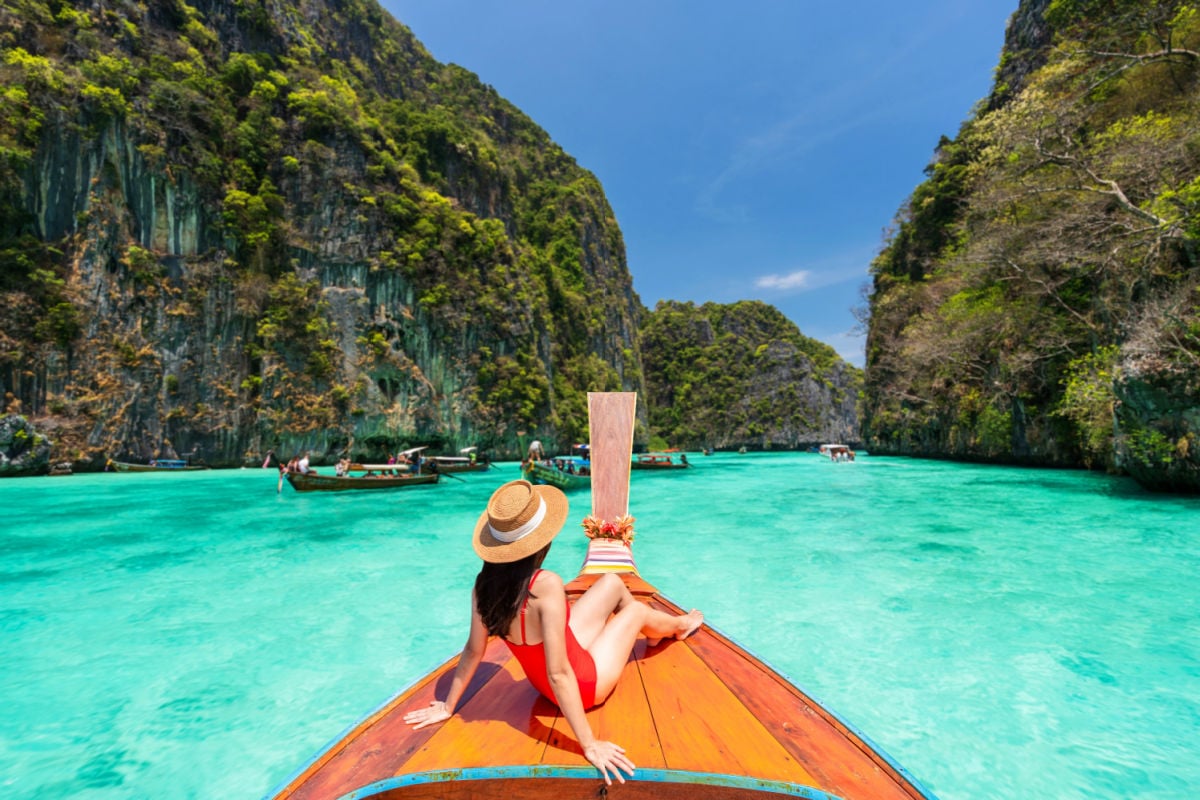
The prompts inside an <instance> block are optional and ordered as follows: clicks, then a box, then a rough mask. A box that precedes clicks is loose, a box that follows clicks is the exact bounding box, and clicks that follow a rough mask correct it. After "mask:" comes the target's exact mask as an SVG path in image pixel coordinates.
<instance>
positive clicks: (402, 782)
mask: <svg viewBox="0 0 1200 800" xmlns="http://www.w3.org/2000/svg"><path fill="white" fill-rule="evenodd" d="M521 778H537V779H538V780H583V781H596V782H599V781H601V780H602V778H601V777H600V773H599V771H598V770H596V768H595V767H552V766H538V767H532V766H511V767H474V768H470V769H447V770H435V771H432V772H416V773H413V774H410V775H400V776H397V777H395V778H388V779H387V780H382V781H377V782H376V783H372V784H370V785H368V786H363V787H362V788H360V789H355V790H354V791H353V792H350V793H348V794H344V795H342V796H341V797H340V798H339V799H338V800H367V798H370V797H373V796H375V795H378V794H381V793H383V792H386V791H388V790H390V789H397V788H400V787H403V786H420V785H424V784H435V783H447V782H452V781H453V782H457V781H506V780H516V779H521ZM625 780H626V781H627V782H640V783H672V784H688V785H695V786H721V787H728V788H734V789H743V790H748V791H752V792H770V793H772V794H778V795H785V796H788V797H803V798H807V800H839V798H838V797H837V796H835V795H831V794H826V793H825V792H822V791H821V790H820V789H814V788H813V787H811V786H804V785H802V784H799V783H785V782H783V781H766V780H760V779H757V778H747V777H745V776H742V775H722V774H719V773H715V772H687V771H684V770H674V769H639V770H637V771H636V772H635V773H634V774H633V776H632V777H629V776H626V777H625Z"/></svg>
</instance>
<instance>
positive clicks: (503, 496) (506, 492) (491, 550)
mask: <svg viewBox="0 0 1200 800" xmlns="http://www.w3.org/2000/svg"><path fill="white" fill-rule="evenodd" d="M567 505H568V504H567V496H566V495H565V494H563V493H562V491H561V490H560V489H557V488H555V487H553V486H534V485H533V484H532V483H530V482H529V481H509V482H508V483H506V484H504V485H503V486H501V487H500V488H499V489H497V490H496V491H495V492H493V493H492V497H491V499H490V500H488V504H487V510H486V511H484V512H483V514H481V515H480V517H479V521H478V522H477V523H475V552H476V553H477V554H478V555H479V557H480V558H482V559H483V560H484V561H490V562H492V563H493V564H507V563H509V562H512V561H518V560H520V559H522V558H525V556H528V555H532V554H533V553H536V552H537V551H538V550H541V549H542V548H543V547H545V546H546V545H547V544H549V542H550V540H551V539H553V538H554V537H555V536H557V535H558V532H559V530H560V529H561V528H562V526H563V523H564V522H565V521H566V519H567Z"/></svg>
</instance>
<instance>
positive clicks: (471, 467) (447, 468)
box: [425, 447, 492, 473]
mask: <svg viewBox="0 0 1200 800" xmlns="http://www.w3.org/2000/svg"><path fill="white" fill-rule="evenodd" d="M459 452H460V453H465V455H459V456H426V457H425V461H426V462H430V461H432V462H433V463H435V464H437V471H438V472H442V473H455V472H487V471H488V470H489V469H491V466H492V464H491V461H490V460H489V459H488V458H487V457H486V456H484V457H481V456H478V455H477V454H476V452H475V448H474V447H465V448H463V449H462V450H460V451H459Z"/></svg>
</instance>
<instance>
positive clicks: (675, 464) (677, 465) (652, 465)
mask: <svg viewBox="0 0 1200 800" xmlns="http://www.w3.org/2000/svg"><path fill="white" fill-rule="evenodd" d="M690 466H691V464H689V463H688V460H687V456H686V455H685V454H683V453H638V454H637V455H636V456H634V457H633V462H632V463H631V464H630V467H631V468H632V469H638V470H653V471H660V470H676V469H687V468H688V467H690Z"/></svg>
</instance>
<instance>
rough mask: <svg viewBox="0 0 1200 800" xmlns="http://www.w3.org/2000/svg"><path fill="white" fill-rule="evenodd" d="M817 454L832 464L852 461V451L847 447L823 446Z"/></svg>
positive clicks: (836, 445)
mask: <svg viewBox="0 0 1200 800" xmlns="http://www.w3.org/2000/svg"><path fill="white" fill-rule="evenodd" d="M817 452H819V453H820V454H821V455H823V456H825V457H826V458H828V459H829V460H830V461H834V462H838V461H853V460H854V451H853V450H851V449H850V447H849V445H844V444H823V445H821V447H820V449H818V451H817Z"/></svg>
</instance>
